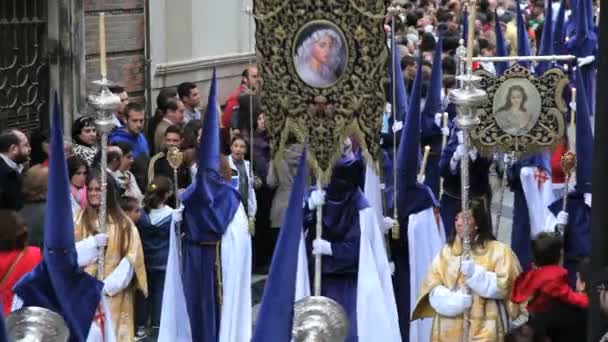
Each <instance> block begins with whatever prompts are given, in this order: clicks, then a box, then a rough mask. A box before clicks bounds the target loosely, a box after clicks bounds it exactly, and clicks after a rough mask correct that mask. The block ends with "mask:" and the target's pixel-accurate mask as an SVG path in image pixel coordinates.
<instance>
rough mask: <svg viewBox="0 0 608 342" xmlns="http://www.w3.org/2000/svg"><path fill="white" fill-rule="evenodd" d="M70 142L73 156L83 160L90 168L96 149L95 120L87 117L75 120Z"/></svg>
mask: <svg viewBox="0 0 608 342" xmlns="http://www.w3.org/2000/svg"><path fill="white" fill-rule="evenodd" d="M72 140H73V141H74V144H73V147H72V148H73V149H74V155H76V156H77V157H78V158H80V159H82V160H84V161H85V162H86V163H87V165H88V166H89V167H90V166H91V164H92V163H93V158H95V154H96V153H97V149H98V148H97V129H96V128H95V120H94V119H93V118H92V117H88V116H83V117H80V118H78V119H76V121H74V125H73V126H72Z"/></svg>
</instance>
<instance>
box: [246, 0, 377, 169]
mask: <svg viewBox="0 0 608 342" xmlns="http://www.w3.org/2000/svg"><path fill="white" fill-rule="evenodd" d="M385 14H386V8H385V4H384V1H382V0H371V1H370V0H322V1H320V0H301V1H284V0H256V1H255V3H254V16H255V21H256V49H257V61H258V65H259V68H260V71H261V76H262V77H263V79H264V87H263V90H262V94H261V95H262V102H263V109H264V113H265V115H266V117H267V120H266V122H267V125H268V129H269V132H270V135H271V139H272V141H273V147H274V149H273V151H275V155H276V151H280V150H282V147H283V145H284V143H285V140H286V139H287V136H288V135H289V134H293V135H294V136H295V137H296V138H297V140H299V141H300V142H306V143H307V146H308V153H309V157H310V159H311V162H312V163H313V164H315V166H316V167H318V168H317V170H319V169H320V171H321V172H322V174H323V176H324V177H323V178H325V179H327V177H328V176H329V173H330V171H331V167H332V165H333V162H334V161H335V160H336V159H337V158H338V157H339V156H340V152H341V147H342V142H343V141H344V139H345V138H346V137H348V136H352V135H355V136H356V137H357V140H358V141H359V143H360V144H361V146H362V147H363V149H364V152H365V155H366V157H368V158H372V159H373V160H377V159H376V157H377V156H378V155H379V154H378V150H379V133H380V129H381V124H382V111H383V109H384V104H385V94H384V83H385V82H386V80H387V76H388V75H387V73H388V72H387V71H388V69H387V59H388V49H387V46H386V36H385V33H384V30H383V24H384V19H385Z"/></svg>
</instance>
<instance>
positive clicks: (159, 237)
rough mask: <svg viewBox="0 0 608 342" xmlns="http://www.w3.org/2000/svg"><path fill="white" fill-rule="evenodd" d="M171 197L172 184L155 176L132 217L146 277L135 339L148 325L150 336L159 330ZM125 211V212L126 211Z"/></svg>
mask: <svg viewBox="0 0 608 342" xmlns="http://www.w3.org/2000/svg"><path fill="white" fill-rule="evenodd" d="M172 195H173V182H171V180H170V179H169V178H167V177H165V176H156V177H155V178H154V180H153V181H152V182H151V183H150V184H149V185H148V190H147V191H146V194H145V196H144V200H143V210H138V211H139V213H140V214H141V217H139V218H138V217H137V216H136V215H137V214H135V210H132V211H129V212H130V213H133V216H134V218H138V220H137V221H136V222H137V223H136V225H137V229H138V230H139V235H140V236H141V241H142V246H143V249H144V260H145V263H146V273H147V276H148V298H145V299H144V298H143V297H142V298H139V303H138V306H139V310H138V315H137V325H138V327H137V333H136V335H137V336H136V337H137V338H138V339H139V338H143V337H145V336H146V331H147V330H148V329H147V328H146V327H147V326H148V323H150V325H151V327H152V330H153V333H156V332H157V331H158V328H159V326H160V314H161V305H162V300H163V287H164V284H165V270H166V266H167V256H168V254H169V237H170V235H169V234H170V233H171V220H172V215H173V209H172V208H171V207H170V206H168V205H167V201H168V200H169V198H171V196H172ZM125 211H126V210H125Z"/></svg>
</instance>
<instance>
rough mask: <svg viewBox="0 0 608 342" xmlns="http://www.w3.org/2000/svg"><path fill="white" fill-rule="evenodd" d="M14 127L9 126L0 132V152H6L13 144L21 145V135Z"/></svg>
mask: <svg viewBox="0 0 608 342" xmlns="http://www.w3.org/2000/svg"><path fill="white" fill-rule="evenodd" d="M16 131H17V130H16V129H14V128H7V129H5V130H3V131H2V132H0V153H6V152H8V150H9V149H10V148H11V146H13V145H19V137H18V136H17V134H16V133H15V132H16Z"/></svg>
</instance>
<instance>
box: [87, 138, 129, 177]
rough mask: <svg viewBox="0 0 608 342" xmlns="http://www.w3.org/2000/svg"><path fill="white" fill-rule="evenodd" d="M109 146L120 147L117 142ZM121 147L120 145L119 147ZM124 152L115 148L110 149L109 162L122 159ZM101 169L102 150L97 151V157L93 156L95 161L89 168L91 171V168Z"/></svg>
mask: <svg viewBox="0 0 608 342" xmlns="http://www.w3.org/2000/svg"><path fill="white" fill-rule="evenodd" d="M108 146H116V147H118V145H117V144H116V143H114V144H111V145H108ZM118 148H120V147H118ZM121 153H122V152H120V153H119V152H118V151H116V150H114V149H108V164H110V163H111V162H113V161H115V160H117V159H120V158H121V157H122V155H121ZM93 169H95V170H100V169H101V150H99V151H97V153H95V157H94V158H93V162H92V163H91V167H90V169H89V171H91V170H93Z"/></svg>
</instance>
